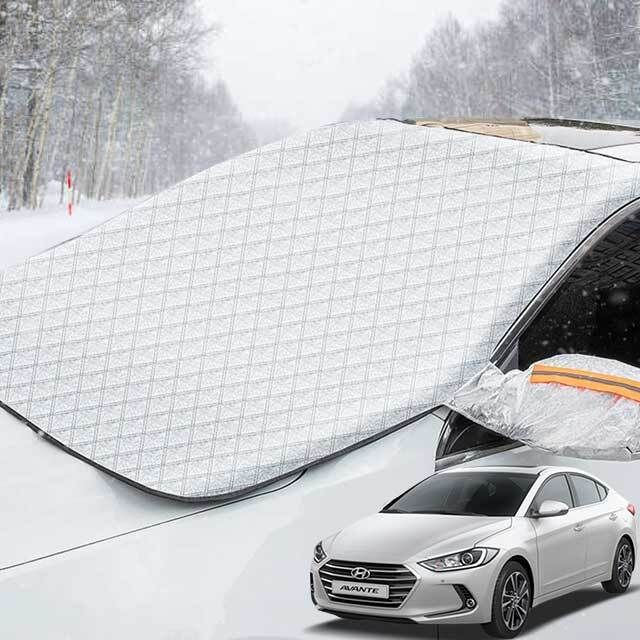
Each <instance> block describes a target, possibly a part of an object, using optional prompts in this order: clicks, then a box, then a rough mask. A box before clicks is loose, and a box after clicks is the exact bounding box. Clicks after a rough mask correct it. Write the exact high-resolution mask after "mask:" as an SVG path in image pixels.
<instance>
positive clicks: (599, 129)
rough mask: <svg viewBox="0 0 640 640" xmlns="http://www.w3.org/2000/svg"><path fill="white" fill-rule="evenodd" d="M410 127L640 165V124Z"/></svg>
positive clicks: (470, 121)
mask: <svg viewBox="0 0 640 640" xmlns="http://www.w3.org/2000/svg"><path fill="white" fill-rule="evenodd" d="M404 122H406V123H407V124H415V125H418V126H423V127H442V128H445V129H454V130H457V131H465V132H467V133H476V134H480V135H489V136H496V137H498V138H509V139H511V140H520V141H523V142H533V143H537V144H543V145H544V144H546V145H553V146H558V147H567V148H570V149H575V150H578V151H585V152H590V153H598V154H599V155H606V156H609V157H612V158H617V159H620V160H625V161H627V162H638V161H640V159H639V158H638V154H637V152H636V151H635V150H631V152H629V150H627V149H626V147H627V146H629V147H633V146H634V145H635V144H638V143H640V128H639V127H638V122H635V121H633V122H597V121H589V120H575V119H574V120H572V119H563V118H497V119H488V118H449V119H433V120H431V119H419V118H418V119H415V120H405V121H404Z"/></svg>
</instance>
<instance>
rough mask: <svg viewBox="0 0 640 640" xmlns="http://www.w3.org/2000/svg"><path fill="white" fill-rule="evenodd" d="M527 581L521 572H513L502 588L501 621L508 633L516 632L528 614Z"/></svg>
mask: <svg viewBox="0 0 640 640" xmlns="http://www.w3.org/2000/svg"><path fill="white" fill-rule="evenodd" d="M529 597H530V596H529V581H528V579H527V577H526V576H525V575H524V573H522V572H521V571H514V572H513V573H511V574H509V577H508V578H507V579H506V580H505V582H504V587H503V588H502V620H503V621H504V624H505V625H506V627H507V629H509V630H510V631H517V630H518V629H519V628H520V627H521V626H522V625H523V624H524V622H525V620H526V619H527V614H528V613H529Z"/></svg>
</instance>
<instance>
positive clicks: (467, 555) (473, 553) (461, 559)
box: [418, 547, 498, 571]
mask: <svg viewBox="0 0 640 640" xmlns="http://www.w3.org/2000/svg"><path fill="white" fill-rule="evenodd" d="M496 555H498V549H490V548H487V547H476V548H474V549H468V550H467V551H460V552H459V553H451V554H449V555H447V556H438V557H437V558H429V559H428V560H423V561H422V562H418V564H419V565H422V566H423V567H426V568H427V569H431V571H457V570H458V569H473V567H479V566H481V565H483V564H487V562H491V560H493V559H494V558H495V557H496Z"/></svg>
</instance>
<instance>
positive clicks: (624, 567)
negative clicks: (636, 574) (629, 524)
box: [602, 538, 636, 593]
mask: <svg viewBox="0 0 640 640" xmlns="http://www.w3.org/2000/svg"><path fill="white" fill-rule="evenodd" d="M635 559H636V558H635V553H634V552H633V545H632V544H631V542H630V540H629V538H622V540H620V542H618V546H617V547H616V552H615V554H614V556H613V564H612V567H611V579H610V580H606V581H605V582H603V583H602V588H603V589H604V590H605V591H606V592H607V593H624V592H625V591H626V590H627V589H628V588H629V585H630V584H631V574H632V573H633V568H634V566H635Z"/></svg>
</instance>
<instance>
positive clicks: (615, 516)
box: [609, 513, 618, 520]
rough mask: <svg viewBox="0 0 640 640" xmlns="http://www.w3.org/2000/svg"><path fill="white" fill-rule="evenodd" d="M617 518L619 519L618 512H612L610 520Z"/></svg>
mask: <svg viewBox="0 0 640 640" xmlns="http://www.w3.org/2000/svg"><path fill="white" fill-rule="evenodd" d="M617 519H618V514H617V513H612V514H611V515H610V516H609V520H617Z"/></svg>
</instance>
